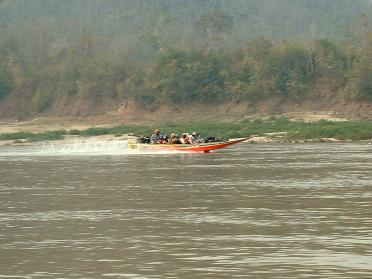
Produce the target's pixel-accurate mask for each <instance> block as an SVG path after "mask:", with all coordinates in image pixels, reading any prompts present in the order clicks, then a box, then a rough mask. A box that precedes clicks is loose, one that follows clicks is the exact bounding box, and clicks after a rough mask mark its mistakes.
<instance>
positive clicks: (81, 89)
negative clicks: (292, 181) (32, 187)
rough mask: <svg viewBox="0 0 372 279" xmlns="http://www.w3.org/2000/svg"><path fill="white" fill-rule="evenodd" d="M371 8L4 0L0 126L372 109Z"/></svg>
mask: <svg viewBox="0 0 372 279" xmlns="http://www.w3.org/2000/svg"><path fill="white" fill-rule="evenodd" d="M371 12H372V3H371V1H369V0H281V1H278V0H151V1H150V0H63V1H59V0H2V1H0V61H1V64H0V117H21V118H27V117H30V116H34V115H37V114H50V115H79V114H81V113H85V114H86V113H88V114H94V113H102V112H104V111H107V110H110V109H114V108H115V106H116V105H117V104H119V103H128V102H135V103H139V104H143V105H145V106H148V107H152V106H159V105H161V104H171V105H172V104H177V105H182V104H188V103H193V102H199V103H205V104H215V103H224V102H235V103H239V102H245V101H248V102H251V103H256V102H260V101H264V100H267V99H270V98H277V99H281V100H286V101H289V102H297V101H298V100H303V99H311V98H313V99H319V98H320V97H324V96H327V97H329V96H335V97H339V98H342V99H343V100H345V101H370V100H372V79H370V77H371V75H372V44H371V42H372V33H371V31H372V19H371V16H370V14H372V13H371Z"/></svg>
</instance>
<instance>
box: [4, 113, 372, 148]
mask: <svg viewBox="0 0 372 279" xmlns="http://www.w3.org/2000/svg"><path fill="white" fill-rule="evenodd" d="M154 128H159V129H160V130H161V131H162V133H166V134H168V135H169V134H170V133H173V132H175V133H178V134H181V133H182V132H193V131H198V132H199V133H200V134H201V135H202V136H203V137H208V136H217V137H222V138H237V137H248V136H253V135H265V134H267V133H275V132H286V133H287V134H286V135H284V136H283V137H284V138H282V140H284V141H285V140H288V141H293V140H318V139H319V140H320V139H322V138H335V139H338V140H369V139H372V122H329V121H324V120H322V121H319V122H316V123H305V122H295V121H290V120H289V119H287V118H282V117H280V118H276V117H271V118H269V119H267V120H260V119H256V120H243V121H240V122H237V123H221V122H220V123H219V122H214V123H211V122H187V123H177V124H176V123H164V124H162V125H158V126H157V127H150V126H116V127H112V128H103V127H102V128H101V127H98V128H89V129H87V130H68V131H67V130H57V131H47V132H42V133H29V132H17V133H5V134H0V140H21V139H24V140H26V141H28V142H35V141H47V140H59V139H63V138H64V136H66V135H77V136H82V137H90V136H100V135H108V134H113V135H115V136H121V135H123V134H133V135H137V136H141V135H150V134H151V133H152V132H153V130H154Z"/></svg>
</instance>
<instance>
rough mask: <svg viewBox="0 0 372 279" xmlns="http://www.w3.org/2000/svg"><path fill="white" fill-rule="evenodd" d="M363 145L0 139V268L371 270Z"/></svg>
mask: <svg viewBox="0 0 372 279" xmlns="http://www.w3.org/2000/svg"><path fill="white" fill-rule="evenodd" d="M371 277H372V145H368V144H364V143H340V144H339V143H336V144H283V145H281V144H257V145H255V144H241V145H238V146H234V147H232V148H230V149H226V150H222V151H220V152H216V153H210V154H133V153H130V152H127V150H126V147H125V143H124V142H116V143H115V142H111V143H99V142H98V143H97V142H93V143H86V144H83V143H80V144H79V145H70V146H57V145H56V146H53V145H45V144H37V145H34V146H24V147H14V146H13V147H6V146H5V147H1V148H0V278H30V279H34V278H107V279H110V278H259V279H266V278H267V279H269V278H270V279H272V278H286V279H287V278H328V279H330V278H335V279H336V278H339V279H341V278H350V279H355V278H371Z"/></svg>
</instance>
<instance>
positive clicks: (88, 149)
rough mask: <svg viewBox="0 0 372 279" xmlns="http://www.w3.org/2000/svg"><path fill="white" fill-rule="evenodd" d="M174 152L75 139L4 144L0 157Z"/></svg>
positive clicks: (104, 141) (117, 142)
mask: <svg viewBox="0 0 372 279" xmlns="http://www.w3.org/2000/svg"><path fill="white" fill-rule="evenodd" d="M154 153H156V154H174V153H181V152H176V151H171V150H169V151H167V150H162V151H156V152H154V151H148V150H133V149H130V148H128V141H127V140H96V139H86V140H75V141H73V142H68V143H65V142H62V143H61V142H42V143H35V144H32V145H18V146H3V147H1V148H0V157H14V156H100V155H112V156H116V155H132V154H133V155H135V154H143V155H146V154H149V155H150V154H154Z"/></svg>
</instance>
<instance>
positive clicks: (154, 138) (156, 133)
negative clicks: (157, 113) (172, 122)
mask: <svg viewBox="0 0 372 279" xmlns="http://www.w3.org/2000/svg"><path fill="white" fill-rule="evenodd" d="M159 140H160V131H159V130H158V129H155V131H154V133H153V134H152V135H151V137H150V143H152V144H155V143H159Z"/></svg>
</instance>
